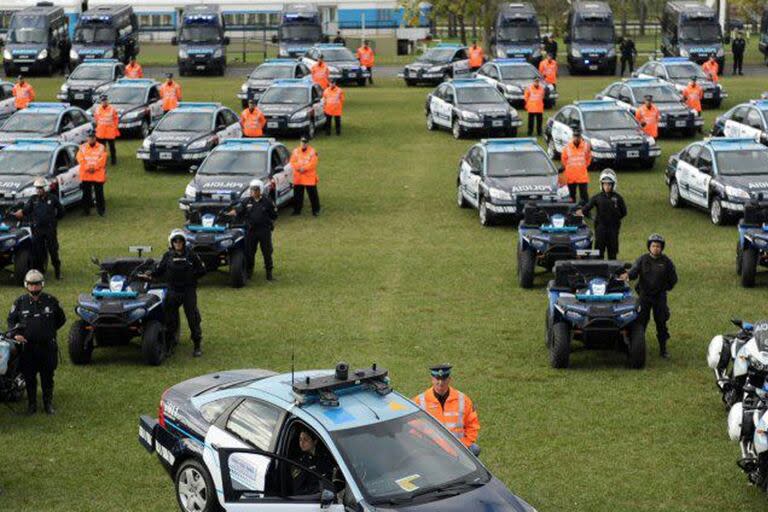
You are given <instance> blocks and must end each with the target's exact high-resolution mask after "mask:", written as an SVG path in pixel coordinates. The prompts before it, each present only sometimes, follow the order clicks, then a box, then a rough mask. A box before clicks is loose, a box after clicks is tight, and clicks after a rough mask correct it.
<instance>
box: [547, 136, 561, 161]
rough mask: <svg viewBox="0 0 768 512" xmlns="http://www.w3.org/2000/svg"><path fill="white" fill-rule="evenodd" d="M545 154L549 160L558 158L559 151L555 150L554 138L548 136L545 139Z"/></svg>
mask: <svg viewBox="0 0 768 512" xmlns="http://www.w3.org/2000/svg"><path fill="white" fill-rule="evenodd" d="M547 155H549V158H550V159H551V160H560V153H558V152H557V148H556V147H555V139H552V138H550V139H549V140H548V141H547Z"/></svg>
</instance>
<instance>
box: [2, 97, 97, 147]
mask: <svg viewBox="0 0 768 512" xmlns="http://www.w3.org/2000/svg"><path fill="white" fill-rule="evenodd" d="M92 129H93V123H91V121H89V119H88V115H87V114H86V113H85V111H84V110H83V109H81V108H78V107H73V106H71V105H69V104H67V103H42V102H41V103H30V104H29V105H28V106H27V108H25V109H24V110H19V111H18V112H16V113H15V114H13V115H12V116H11V117H9V118H8V119H7V120H6V121H5V122H4V123H3V124H2V126H0V147H3V146H6V145H8V144H12V143H13V142H15V141H17V140H19V139H55V140H58V141H61V142H72V143H74V144H82V143H83V142H85V139H87V138H88V132H89V131H91V130H92Z"/></svg>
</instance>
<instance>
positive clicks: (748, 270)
mask: <svg viewBox="0 0 768 512" xmlns="http://www.w3.org/2000/svg"><path fill="white" fill-rule="evenodd" d="M755 274H757V250H756V249H755V248H754V247H747V248H746V249H742V251H741V286H743V287H744V288H752V287H753V286H755Z"/></svg>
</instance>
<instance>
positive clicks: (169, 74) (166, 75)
mask: <svg viewBox="0 0 768 512" xmlns="http://www.w3.org/2000/svg"><path fill="white" fill-rule="evenodd" d="M165 78H173V73H166V74H165Z"/></svg>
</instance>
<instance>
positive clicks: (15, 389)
mask: <svg viewBox="0 0 768 512" xmlns="http://www.w3.org/2000/svg"><path fill="white" fill-rule="evenodd" d="M13 334H14V333H13V331H10V332H8V333H5V334H0V402H18V401H19V400H20V399H21V397H22V396H24V391H25V390H26V385H25V382H24V375H22V373H21V371H20V369H19V358H20V354H21V350H22V346H21V344H20V343H19V342H18V341H16V340H15V339H14V338H13Z"/></svg>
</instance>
